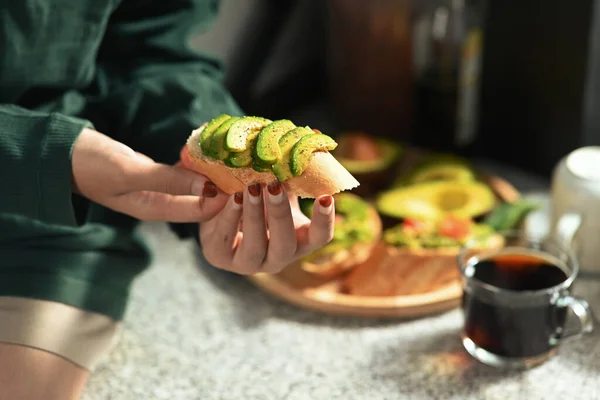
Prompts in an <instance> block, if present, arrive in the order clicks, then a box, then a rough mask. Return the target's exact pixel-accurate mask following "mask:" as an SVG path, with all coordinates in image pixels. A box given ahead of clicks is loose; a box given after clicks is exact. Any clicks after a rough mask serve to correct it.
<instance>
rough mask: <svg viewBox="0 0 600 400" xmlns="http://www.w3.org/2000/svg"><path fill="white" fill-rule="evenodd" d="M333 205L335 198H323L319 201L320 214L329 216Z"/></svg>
mask: <svg viewBox="0 0 600 400" xmlns="http://www.w3.org/2000/svg"><path fill="white" fill-rule="evenodd" d="M332 203H333V198H332V197H331V196H323V197H321V198H320V199H319V212H320V213H321V214H324V215H329V214H330V213H331V209H332V208H333V207H332Z"/></svg>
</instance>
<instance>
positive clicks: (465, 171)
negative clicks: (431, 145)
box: [392, 154, 478, 187]
mask: <svg viewBox="0 0 600 400" xmlns="http://www.w3.org/2000/svg"><path fill="white" fill-rule="evenodd" d="M476 179H478V174H477V172H476V171H475V168H473V166H472V165H471V163H470V162H469V161H468V160H466V159H464V158H461V157H458V156H455V155H453V154H430V155H426V156H425V157H423V158H422V159H421V160H420V161H419V162H418V164H417V165H416V166H415V167H414V168H412V169H411V170H410V171H409V172H408V173H406V174H404V175H401V176H400V177H398V179H396V181H395V182H394V183H393V184H392V187H401V186H407V185H412V184H415V183H421V182H431V181H453V182H471V181H474V180H476Z"/></svg>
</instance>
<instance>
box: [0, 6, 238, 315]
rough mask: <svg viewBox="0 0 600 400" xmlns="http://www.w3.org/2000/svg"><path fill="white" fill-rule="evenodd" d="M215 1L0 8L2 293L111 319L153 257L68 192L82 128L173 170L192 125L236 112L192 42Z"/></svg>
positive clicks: (125, 221)
mask: <svg viewBox="0 0 600 400" xmlns="http://www.w3.org/2000/svg"><path fill="white" fill-rule="evenodd" d="M217 9H218V1H217V0H167V1H165V0H53V1H46V0H18V1H15V0H0V296H22V297H31V298H38V299H45V300H52V301H58V302H63V303H66V304H70V305H73V306H76V307H80V308H83V309H86V310H89V311H95V312H99V313H102V314H105V315H108V316H111V317H113V318H115V319H121V318H122V316H123V313H124V311H125V305H126V301H127V296H128V292H129V286H130V284H131V282H132V280H133V278H134V277H135V276H136V275H137V274H139V273H140V272H141V271H142V270H143V269H144V268H145V267H146V266H147V265H148V262H149V257H148V254H149V253H148V251H147V249H146V248H145V247H144V245H143V243H142V242H141V241H140V240H139V238H137V237H136V236H135V235H134V229H135V227H136V224H137V221H135V220H133V219H132V218H130V217H127V216H124V215H122V214H118V213H116V212H113V211H111V210H108V209H106V208H103V207H101V206H99V205H97V204H93V203H90V202H88V201H87V200H85V199H83V198H81V197H78V196H74V195H72V193H71V151H72V148H73V144H74V142H75V140H76V139H77V137H78V135H79V134H80V132H81V130H82V129H83V127H85V126H90V127H94V128H95V129H97V130H99V131H101V132H103V133H105V134H107V135H109V136H111V137H113V138H115V139H117V140H119V141H122V142H124V143H126V144H128V145H129V146H131V147H132V148H134V149H135V150H137V151H139V152H142V153H144V154H146V155H148V156H150V157H152V158H153V159H155V160H156V161H159V162H165V163H174V162H175V161H177V158H178V152H179V150H180V148H181V146H182V145H183V144H184V142H185V139H186V138H187V136H188V135H189V133H190V132H191V130H192V129H194V128H196V127H197V126H199V125H200V124H201V123H203V122H205V121H206V120H209V119H211V118H213V117H214V116H216V115H217V114H219V113H223V112H227V113H229V114H234V115H241V111H240V110H239V108H238V107H237V105H236V103H235V102H234V101H233V100H232V98H231V97H230V95H229V93H228V92H227V91H226V90H225V89H224V87H223V84H222V82H221V78H222V69H221V66H220V64H219V63H218V61H217V60H215V59H214V58H211V57H209V56H207V55H205V54H201V53H199V52H197V51H196V50H194V49H193V48H192V47H191V45H190V40H191V38H192V37H193V35H195V34H197V33H199V32H202V31H206V30H208V29H209V28H210V25H211V22H212V21H213V20H214V17H215V15H216V13H217Z"/></svg>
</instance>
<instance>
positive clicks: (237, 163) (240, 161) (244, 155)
mask: <svg viewBox="0 0 600 400" xmlns="http://www.w3.org/2000/svg"><path fill="white" fill-rule="evenodd" d="M227 161H228V163H227V165H228V166H230V167H233V168H242V167H247V166H249V165H250V164H252V153H251V150H246V151H243V152H241V153H230V154H229V158H228V159H227Z"/></svg>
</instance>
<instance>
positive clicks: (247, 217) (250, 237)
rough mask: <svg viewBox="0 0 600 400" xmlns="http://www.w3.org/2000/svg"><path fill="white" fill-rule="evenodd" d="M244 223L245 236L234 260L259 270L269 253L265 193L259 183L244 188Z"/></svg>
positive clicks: (242, 265)
mask: <svg viewBox="0 0 600 400" xmlns="http://www.w3.org/2000/svg"><path fill="white" fill-rule="evenodd" d="M242 223H243V231H242V232H243V235H244V238H243V240H242V243H241V245H240V246H239V247H238V249H237V251H236V252H235V256H234V261H233V262H234V264H235V265H237V266H239V268H243V269H244V270H249V271H250V273H252V272H257V271H259V270H260V269H261V267H262V265H263V262H264V260H265V256H266V255H267V244H268V238H267V230H266V223H265V212H264V202H263V193H262V187H261V185H260V184H259V183H255V184H251V185H248V186H247V187H246V189H245V190H244V212H243V216H242Z"/></svg>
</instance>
